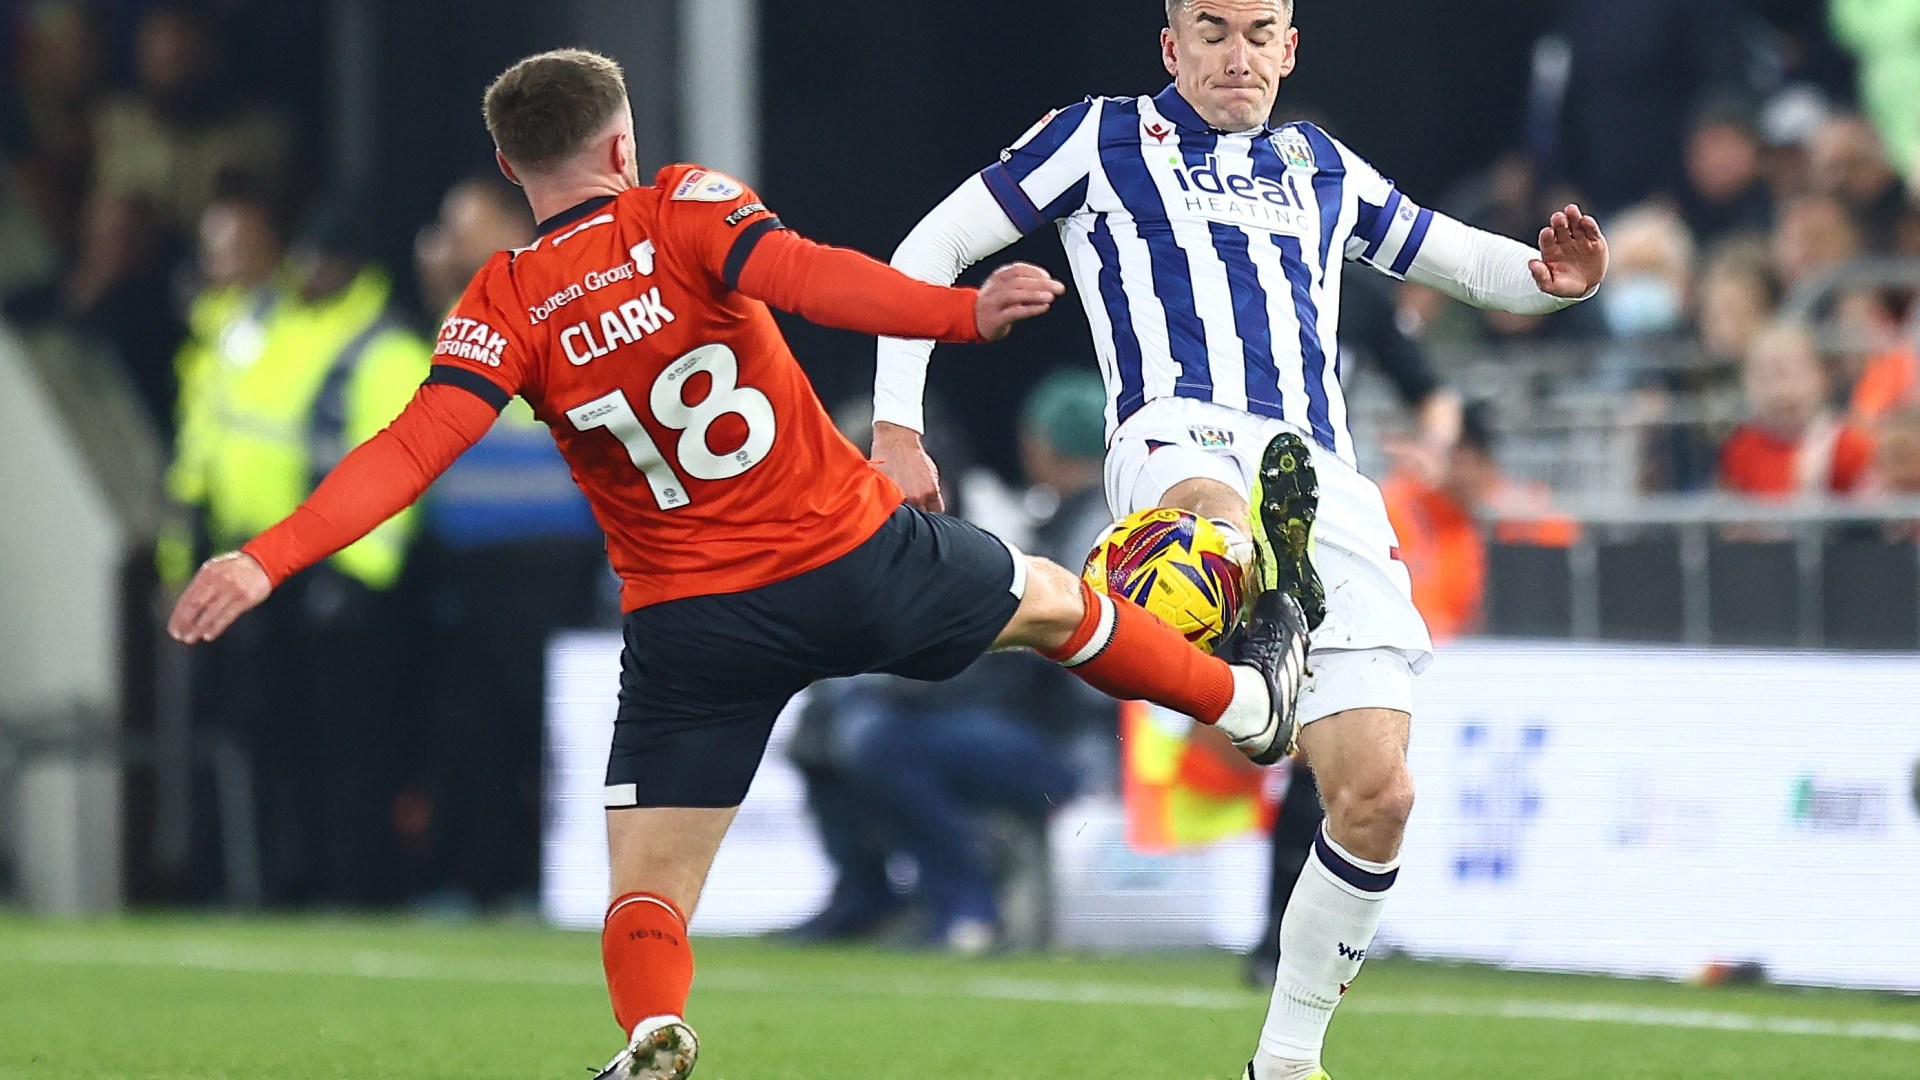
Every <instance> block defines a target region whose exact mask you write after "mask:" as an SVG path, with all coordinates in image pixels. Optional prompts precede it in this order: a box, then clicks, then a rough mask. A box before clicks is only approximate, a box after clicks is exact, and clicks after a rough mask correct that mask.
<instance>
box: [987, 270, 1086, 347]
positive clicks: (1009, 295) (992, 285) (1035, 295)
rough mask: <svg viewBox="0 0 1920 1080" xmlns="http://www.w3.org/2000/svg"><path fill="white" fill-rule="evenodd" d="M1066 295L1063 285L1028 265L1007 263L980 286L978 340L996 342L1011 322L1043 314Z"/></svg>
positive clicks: (1009, 327) (1049, 275) (1008, 329)
mask: <svg viewBox="0 0 1920 1080" xmlns="http://www.w3.org/2000/svg"><path fill="white" fill-rule="evenodd" d="M1066 294H1067V287H1066V286H1065V285H1062V284H1060V283H1059V282H1058V281H1055V280H1054V279H1053V275H1052V274H1049V273H1047V272H1046V271H1045V270H1042V269H1040V268H1039V267H1037V266H1035V265H1033V264H1032V263H1008V264H1007V265H1005V266H1003V267H1001V268H1000V269H998V270H995V271H994V272H993V275H992V276H991V277H989V278H987V283H986V284H985V285H982V286H980V300H979V302H978V303H977V304H976V305H975V306H974V319H975V321H977V322H978V323H979V325H980V337H981V339H982V340H984V341H999V340H1000V339H1001V338H1003V337H1006V336H1007V332H1008V331H1010V330H1012V329H1013V324H1014V323H1017V322H1020V321H1021V320H1023V319H1031V318H1033V317H1034V316H1036V315H1045V314H1046V313H1047V310H1048V309H1049V308H1051V307H1053V302H1054V301H1055V300H1058V299H1059V298H1060V297H1062V296H1065V295H1066Z"/></svg>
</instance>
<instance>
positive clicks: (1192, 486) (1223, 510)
mask: <svg viewBox="0 0 1920 1080" xmlns="http://www.w3.org/2000/svg"><path fill="white" fill-rule="evenodd" d="M1161 501H1162V502H1164V503H1165V504H1166V505H1168V506H1171V507H1174V508H1176V509H1179V510H1185V511H1187V512H1188V513H1191V514H1197V515H1199V516H1200V517H1203V518H1209V519H1213V520H1219V521H1230V522H1233V523H1234V524H1236V525H1244V524H1246V522H1247V521H1248V519H1249V517H1250V516H1251V513H1252V511H1251V509H1250V508H1249V507H1248V506H1247V497H1246V496H1245V495H1243V494H1241V493H1240V492H1238V491H1236V490H1234V489H1233V488H1231V487H1229V486H1227V485H1226V484H1223V483H1221V482H1220V481H1218V480H1212V479H1208V478H1206V477H1195V478H1194V479H1191V480H1182V481H1181V482H1179V483H1177V484H1175V485H1173V486H1172V487H1170V488H1168V489H1167V493H1166V494H1165V495H1164V496H1162V497H1161Z"/></svg>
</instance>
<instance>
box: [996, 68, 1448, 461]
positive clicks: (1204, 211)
mask: <svg viewBox="0 0 1920 1080" xmlns="http://www.w3.org/2000/svg"><path fill="white" fill-rule="evenodd" d="M981 176H982V179H984V180H985V182H986V185H987V188H988V190H989V191H991V192H992V193H993V196H994V198H995V199H996V200H997V201H998V202H999V204H1000V206H1001V209H1003V210H1004V211H1005V212H1006V214H1007V217H1008V218H1009V219H1010V220H1011V221H1012V222H1013V223H1014V225H1015V226H1016V227H1017V228H1019V229H1020V231H1021V232H1033V231H1035V230H1037V229H1039V228H1041V227H1042V226H1043V225H1045V224H1047V223H1048V222H1055V223H1057V224H1058V226H1059V229H1060V236H1061V239H1062V241H1063V242H1064V243H1065V245H1066V249H1067V255H1068V257H1069V259H1070V260H1071V262H1072V264H1073V276H1074V281H1075V283H1076V284H1077V285H1078V287H1079V290H1080V295H1081V299H1082V301H1083V303H1084V304H1085V305H1086V309H1087V322H1088V323H1089V324H1090V326H1091V327H1092V329H1093V339H1094V348H1095V351H1096V353H1097V354H1098V356H1099V359H1100V365H1101V369H1102V371H1103V373H1104V375H1105V377H1106V381H1107V391H1108V397H1109V401H1108V410H1109V411H1108V423H1109V430H1111V428H1112V427H1113V426H1117V425H1118V424H1120V423H1122V422H1124V421H1125V420H1126V419H1127V418H1128V417H1129V416H1131V415H1133V413H1134V412H1136V411H1138V410H1139V409H1140V407H1141V406H1142V405H1144V404H1146V403H1147V402H1149V401H1154V400H1157V399H1159V398H1164V397H1187V398H1199V399H1201V400H1205V401H1212V402H1216V403H1218V404H1221V405H1225V406H1229V407H1231V408H1235V409H1241V410H1244V411H1246V412H1249V413H1253V414H1256V415H1259V416H1266V417H1273V418H1277V419H1281V420H1285V421H1287V422H1288V423H1291V424H1294V425H1296V426H1298V427H1299V428H1300V429H1301V430H1302V431H1305V432H1309V433H1311V435H1312V437H1313V439H1314V440H1315V441H1316V442H1318V443H1319V444H1320V445H1321V446H1323V447H1325V448H1326V449H1328V450H1330V451H1332V452H1334V453H1336V454H1338V455H1340V456H1341V457H1343V458H1345V459H1347V460H1348V461H1350V462H1351V461H1352V460H1353V456H1354V450H1353V437H1352V435H1351V434H1349V433H1348V431H1347V410H1346V402H1345V399H1344V398H1343V396H1342V394H1341V391H1340V348H1339V318H1340V272H1341V266H1340V263H1341V260H1344V259H1354V260H1358V261H1360V262H1364V263H1366V264H1368V265H1369V266H1372V267H1374V268H1375V269H1377V270H1380V271H1383V272H1385V273H1388V274H1391V275H1393V276H1395V277H1404V276H1405V275H1406V273H1407V270H1408V268H1409V267H1411V266H1412V264H1413V260H1414V257H1415V256H1416V255H1417V254H1419V252H1420V248H1421V245H1422V243H1424V242H1425V240H1426V237H1427V231H1428V228H1429V226H1430V225H1431V224H1432V221H1433V212H1432V211H1431V210H1426V209H1423V208H1421V207H1419V206H1416V205H1415V204H1414V203H1413V201H1412V200H1410V199H1407V198H1406V197H1404V196H1402V195H1401V194H1400V193H1399V191H1397V190H1395V188H1394V185H1393V184H1392V183H1391V182H1390V181H1388V180H1386V179H1385V178H1384V177H1382V176H1381V175H1380V174H1379V173H1378V172H1376V171H1374V169H1373V167H1372V166H1371V165H1368V164H1367V163H1366V162H1365V161H1363V160H1362V159H1361V158H1360V157H1359V156H1358V155H1356V154H1354V153H1353V152H1352V151H1351V150H1348V149H1347V148H1346V147H1345V146H1343V145H1341V144H1340V143H1339V142H1338V141H1336V140H1335V139H1333V138H1332V137H1331V136H1329V135H1328V134H1327V133H1326V132H1324V131H1322V130H1320V129H1319V128H1317V127H1315V126H1313V125H1312V124H1305V123H1295V124H1287V125H1285V126H1283V127H1279V128H1268V127H1262V128H1259V129H1257V130H1254V131H1250V132H1243V133H1239V134H1228V133H1224V132H1221V131H1217V130H1215V129H1213V128H1211V127H1209V126H1208V125H1207V123H1206V122H1205V121H1204V120H1202V119H1201V118H1200V115H1199V114H1198V113H1196V112H1195V111H1194V109H1193V107H1192V106H1191V105H1189V104H1188V103H1187V102H1186V100H1185V99H1183V98H1182V97H1180V95H1179V94H1178V93H1177V92H1176V91H1175V90H1174V88H1173V87H1171V86H1169V87H1167V89H1166V90H1164V91H1162V92H1161V93H1159V94H1158V95H1155V96H1153V97H1139V98H1089V99H1087V100H1086V101H1084V102H1081V103H1080V104H1078V105H1074V106H1072V107H1070V108H1067V109H1063V110H1061V111H1059V112H1057V113H1054V114H1053V115H1052V116H1049V117H1048V118H1047V119H1045V120H1043V121H1042V122H1041V123H1040V124H1039V125H1037V126H1036V127H1035V128H1034V129H1033V130H1032V131H1031V132H1029V133H1028V134H1027V135H1026V136H1025V137H1024V138H1023V139H1021V141H1020V142H1019V143H1017V144H1015V145H1014V146H1013V147H1012V148H1010V149H1008V150H1007V151H1006V152H1005V153H1003V154H1002V155H1001V160H1000V161H999V163H997V164H995V165H993V166H991V167H989V168H988V169H987V170H986V171H985V172H984V173H982V174H981Z"/></svg>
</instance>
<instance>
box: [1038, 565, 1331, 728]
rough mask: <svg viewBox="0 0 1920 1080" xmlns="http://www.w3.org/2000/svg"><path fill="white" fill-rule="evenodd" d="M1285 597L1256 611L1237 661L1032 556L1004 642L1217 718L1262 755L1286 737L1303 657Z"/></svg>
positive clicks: (1100, 681) (1097, 683) (1138, 695)
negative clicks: (1287, 614) (1283, 608)
mask: <svg viewBox="0 0 1920 1080" xmlns="http://www.w3.org/2000/svg"><path fill="white" fill-rule="evenodd" d="M1283 599H1285V598H1283V597H1281V598H1277V599H1276V602H1275V603H1274V604H1268V605H1265V606H1263V607H1261V608H1256V610H1255V613H1254V618H1253V620H1252V622H1251V623H1250V625H1249V627H1248V628H1247V631H1246V633H1245V635H1244V639H1245V640H1248V641H1255V640H1257V642H1258V644H1257V645H1245V644H1243V645H1242V646H1241V647H1240V648H1239V649H1238V650H1237V652H1236V659H1237V660H1239V661H1241V662H1238V663H1231V664H1230V663H1228V662H1226V661H1224V660H1221V659H1219V658H1218V657H1214V656H1210V655H1208V654H1207V653H1205V652H1202V651H1201V650H1199V649H1197V648H1195V647H1194V646H1193V645H1192V644H1191V643H1190V642H1188V641H1187V639H1186V638H1184V637H1182V636H1181V635H1180V633H1179V632H1178V631H1176V630H1174V629H1173V628H1172V627H1170V626H1168V625H1167V624H1166V623H1163V622H1161V621H1160V620H1158V619H1156V618H1154V617H1153V616H1152V615H1149V614H1147V613H1146V612H1145V611H1143V610H1141V609H1140V608H1139V607H1136V606H1135V605H1134V604H1132V603H1130V602H1128V601H1126V600H1124V599H1117V598H1114V597H1110V596H1107V595H1106V594H1104V593H1101V592H1098V591H1096V590H1095V589H1094V588H1093V587H1092V586H1090V585H1088V584H1086V583H1085V582H1083V581H1081V580H1080V579H1079V578H1077V577H1074V576H1073V575H1072V574H1069V573H1068V572H1067V571H1065V570H1063V569H1061V568H1060V567H1059V566H1056V565H1054V564H1053V563H1050V562H1047V561H1046V560H1044V559H1033V560H1030V562H1029V565H1028V573H1027V587H1026V592H1025V595H1024V596H1023V597H1022V600H1021V604H1020V609H1019V612H1018V613H1016V614H1015V616H1014V619H1013V622H1012V623H1011V624H1009V625H1008V627H1007V629H1006V631H1005V632H1004V633H1003V634H1002V635H1001V639H1000V644H1002V645H1024V646H1027V647H1030V648H1033V649H1035V650H1037V651H1038V652H1039V653H1040V654H1041V655H1043V656H1045V657H1047V658H1048V659H1050V660H1053V661H1054V662H1056V663H1059V664H1061V665H1062V666H1064V667H1066V668H1067V669H1068V670H1070V671H1072V672H1073V673H1074V674H1075V675H1077V676H1079V677H1080V678H1081V679H1082V680H1083V681H1085V682H1086V683H1087V684H1088V685H1089V686H1092V687H1093V688H1094V689H1096V690H1099V691H1101V692H1102V693H1104V694H1106V695H1108V696H1109V697H1114V698H1118V699H1120V700H1122V701H1131V700H1136V699H1138V700H1145V701H1151V702H1154V703H1155V704H1158V705H1164V706H1166V707H1167V708H1170V709H1174V710H1177V711H1179V712H1181V713H1184V714H1186V715H1188V716H1191V717H1193V718H1194V719H1196V720H1198V721H1200V722H1201V723H1205V724H1213V725H1215V726H1217V727H1219V728H1220V730H1221V731H1223V732H1225V733H1226V734H1227V736H1228V737H1229V738H1231V739H1232V740H1233V741H1234V744H1235V745H1236V746H1239V747H1240V748H1241V750H1242V752H1243V753H1246V754H1247V755H1248V756H1250V757H1254V758H1256V760H1258V759H1260V758H1262V757H1265V756H1267V755H1270V754H1272V752H1273V748H1274V746H1275V744H1276V743H1278V744H1281V745H1282V746H1283V747H1284V744H1285V742H1286V741H1287V739H1288V737H1290V736H1291V734H1292V731H1293V715H1294V697H1295V690H1296V689H1297V688H1298V686H1299V681H1300V677H1301V669H1302V666H1303V664H1304V661H1305V654H1306V636H1305V629H1304V626H1303V625H1300V624H1299V623H1298V619H1297V615H1296V617H1295V621H1294V624H1293V625H1291V626H1287V625H1281V624H1280V622H1281V621H1282V619H1283V615H1282V612H1281V608H1280V607H1279V606H1278V602H1279V600H1283ZM1283 733H1284V734H1283Z"/></svg>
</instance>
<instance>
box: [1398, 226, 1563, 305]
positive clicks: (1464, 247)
mask: <svg viewBox="0 0 1920 1080" xmlns="http://www.w3.org/2000/svg"><path fill="white" fill-rule="evenodd" d="M1539 257H1540V253H1539V252H1538V251H1536V250H1534V249H1533V248H1530V247H1528V246H1527V245H1525V244H1522V243H1520V242H1519V241H1518V240H1509V239H1507V238H1506V237H1504V236H1495V235H1494V234H1493V233H1490V232H1485V231H1483V230H1480V229H1475V228H1472V227H1470V226H1467V225H1463V224H1461V223H1460V222H1458V221H1455V220H1454V219H1452V218H1450V217H1447V216H1446V215H1445V214H1435V215H1433V225H1432V226H1431V227H1429V228H1428V230H1427V239H1426V243H1424V244H1423V245H1421V247H1420V254H1418V255H1416V256H1414V260H1413V266H1412V268H1411V269H1409V270H1408V271H1407V280H1408V281H1412V282H1417V283H1418V284H1421V285H1425V286H1428V287H1429V288H1433V289H1438V290H1439V291H1441V292H1443V293H1446V294H1447V295H1448V296H1451V297H1453V298H1454V299H1455V300H1459V301H1461V302H1462V303H1467V304H1472V305H1473V306H1474V307H1477V308H1490V309H1493V310H1496V311H1507V312H1512V313H1513V314H1515V315H1551V314H1553V313H1554V312H1556V311H1563V310H1565V309H1567V308H1570V307H1572V306H1573V305H1575V304H1577V303H1579V302H1580V300H1566V299H1562V298H1561V297H1558V296H1550V295H1548V294H1547V293H1544V292H1541V291H1540V286H1539V285H1537V284H1535V283H1534V280H1533V271H1532V270H1529V269H1528V268H1527V267H1528V264H1530V263H1532V262H1533V260H1535V259H1538V258H1539ZM1592 295H1593V293H1591V292H1589V293H1588V294H1587V296H1583V297H1581V298H1580V299H1581V300H1584V299H1586V298H1587V297H1590V296H1592Z"/></svg>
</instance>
